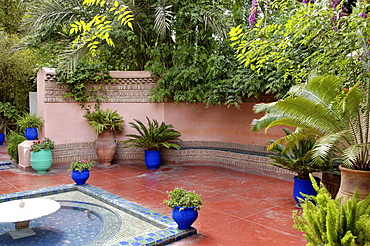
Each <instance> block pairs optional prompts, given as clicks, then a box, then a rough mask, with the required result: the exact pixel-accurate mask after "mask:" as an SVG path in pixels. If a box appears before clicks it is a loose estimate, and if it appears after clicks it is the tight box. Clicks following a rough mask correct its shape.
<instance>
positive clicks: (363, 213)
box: [293, 175, 370, 246]
mask: <svg viewBox="0 0 370 246" xmlns="http://www.w3.org/2000/svg"><path fill="white" fill-rule="evenodd" d="M310 176H311V181H313V177H312V175H310ZM312 183H313V185H314V187H315V189H316V190H317V192H318V194H317V196H316V197H313V196H309V198H310V200H305V202H303V203H302V204H301V207H302V211H295V212H294V214H293V219H294V223H295V225H294V228H296V229H297V230H299V231H301V232H304V233H305V234H304V235H303V236H304V237H305V238H306V240H307V242H308V244H307V245H308V246H311V245H312V246H316V245H327V246H342V245H343V246H352V245H361V246H363V245H365V246H366V245H368V246H369V245H370V195H369V196H368V197H367V198H366V199H365V200H362V201H360V200H359V196H358V194H357V193H356V194H355V195H354V197H353V198H352V199H348V200H347V201H345V202H344V203H341V200H340V199H339V200H335V199H332V198H331V196H330V194H329V192H328V191H327V190H326V188H325V187H322V188H319V187H318V186H317V185H316V183H315V182H312Z"/></svg>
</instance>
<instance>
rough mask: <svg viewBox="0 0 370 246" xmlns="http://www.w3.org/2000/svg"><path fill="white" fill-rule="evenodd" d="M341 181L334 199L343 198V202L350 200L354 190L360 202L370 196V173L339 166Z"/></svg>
mask: <svg viewBox="0 0 370 246" xmlns="http://www.w3.org/2000/svg"><path fill="white" fill-rule="evenodd" d="M339 169H340V172H341V181H340V187H339V191H338V194H337V196H336V199H338V198H340V197H343V200H342V201H344V200H346V199H347V198H351V197H352V196H353V194H354V193H355V190H356V188H357V189H358V193H359V195H360V200H363V199H365V198H366V197H367V196H368V195H369V194H370V171H363V170H353V169H349V168H345V167H343V166H339Z"/></svg>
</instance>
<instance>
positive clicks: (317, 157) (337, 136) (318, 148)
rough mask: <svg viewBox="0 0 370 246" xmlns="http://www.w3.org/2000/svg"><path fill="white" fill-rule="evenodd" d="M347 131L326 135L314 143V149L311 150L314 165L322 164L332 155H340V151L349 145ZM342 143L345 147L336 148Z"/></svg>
mask: <svg viewBox="0 0 370 246" xmlns="http://www.w3.org/2000/svg"><path fill="white" fill-rule="evenodd" d="M349 134H350V132H349V130H343V131H340V132H336V133H332V134H326V135H324V136H322V137H321V138H319V139H318V140H317V141H316V145H315V148H314V149H313V160H314V162H316V163H324V162H326V161H328V159H330V158H329V157H330V155H331V154H333V153H338V154H342V149H343V147H345V146H348V145H349V141H348V135H349ZM338 143H339V144H340V143H342V145H343V144H344V145H345V146H338Z"/></svg>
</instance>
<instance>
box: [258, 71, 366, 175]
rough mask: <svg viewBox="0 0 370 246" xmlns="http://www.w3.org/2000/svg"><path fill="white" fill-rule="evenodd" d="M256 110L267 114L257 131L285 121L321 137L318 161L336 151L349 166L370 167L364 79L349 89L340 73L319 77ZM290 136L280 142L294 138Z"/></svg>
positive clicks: (260, 120) (325, 158) (317, 152)
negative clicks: (344, 85)
mask: <svg viewBox="0 0 370 246" xmlns="http://www.w3.org/2000/svg"><path fill="white" fill-rule="evenodd" d="M254 112H255V113H260V112H265V115H264V116H263V117H262V118H260V119H258V120H254V121H253V122H252V130H253V131H259V130H261V129H262V128H265V127H266V129H268V128H271V127H273V126H278V125H283V126H291V127H298V128H302V129H305V130H306V131H305V132H304V134H310V135H312V136H313V137H315V138H317V141H316V144H315V147H314V150H313V156H312V157H313V159H314V161H315V162H316V163H319V164H323V163H324V162H327V161H328V160H329V158H330V157H332V156H333V155H335V156H337V157H338V158H340V159H341V161H342V163H343V164H344V165H346V166H347V167H350V168H354V169H363V170H367V169H369V160H370V155H369V153H370V143H369V114H370V105H369V94H368V93H365V90H364V88H363V85H361V84H360V83H357V84H355V85H354V86H352V87H351V88H349V89H346V88H344V87H343V81H342V80H341V79H339V78H337V77H333V76H321V77H315V78H313V79H312V80H311V81H309V82H308V83H307V84H301V85H296V86H294V87H292V88H291V89H290V91H289V93H288V95H287V97H286V98H284V99H282V100H279V101H277V102H273V103H268V104H264V103H262V104H257V105H256V106H255V108H254ZM287 137H289V136H285V137H283V138H281V139H279V140H278V141H277V142H278V143H279V142H284V141H287V140H289V141H290V140H291V139H288V138H287ZM295 137H297V138H299V137H300V136H299V135H296V136H295Z"/></svg>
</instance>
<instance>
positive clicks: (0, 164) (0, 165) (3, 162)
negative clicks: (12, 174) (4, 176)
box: [0, 160, 14, 170]
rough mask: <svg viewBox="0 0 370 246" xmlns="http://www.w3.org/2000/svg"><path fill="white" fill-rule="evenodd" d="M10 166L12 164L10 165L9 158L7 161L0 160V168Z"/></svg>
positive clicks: (3, 168)
mask: <svg viewBox="0 0 370 246" xmlns="http://www.w3.org/2000/svg"><path fill="white" fill-rule="evenodd" d="M10 168H14V166H13V165H12V162H11V161H10V160H9V161H0V170H5V169H10Z"/></svg>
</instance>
